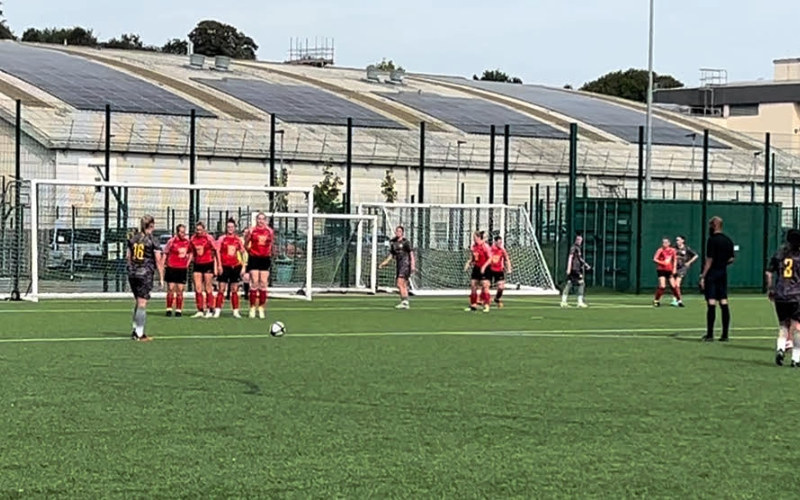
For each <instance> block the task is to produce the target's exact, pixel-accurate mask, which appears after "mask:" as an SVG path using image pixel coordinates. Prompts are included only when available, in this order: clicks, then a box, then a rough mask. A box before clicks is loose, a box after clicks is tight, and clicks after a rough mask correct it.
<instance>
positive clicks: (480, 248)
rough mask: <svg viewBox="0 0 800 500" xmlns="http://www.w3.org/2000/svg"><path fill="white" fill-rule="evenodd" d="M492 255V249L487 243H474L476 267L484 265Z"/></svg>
mask: <svg viewBox="0 0 800 500" xmlns="http://www.w3.org/2000/svg"><path fill="white" fill-rule="evenodd" d="M491 257H492V249H491V248H490V247H489V245H487V244H486V243H475V244H474V245H472V264H473V265H474V266H476V267H483V265H484V264H486V263H487V262H489V259H490V258H491Z"/></svg>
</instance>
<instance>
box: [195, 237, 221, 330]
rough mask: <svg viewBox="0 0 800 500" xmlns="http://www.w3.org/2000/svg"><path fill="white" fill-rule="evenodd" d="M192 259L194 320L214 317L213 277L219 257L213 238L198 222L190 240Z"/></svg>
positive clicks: (217, 270)
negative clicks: (195, 303)
mask: <svg viewBox="0 0 800 500" xmlns="http://www.w3.org/2000/svg"><path fill="white" fill-rule="evenodd" d="M191 243H192V253H193V259H194V270H193V272H192V278H193V279H194V297H195V300H196V301H197V313H196V314H195V315H194V317H195V318H202V317H206V318H211V317H213V316H214V312H213V311H212V309H213V308H214V275H215V274H217V273H218V272H219V256H218V255H217V246H216V242H215V241H214V238H213V237H212V236H211V235H210V234H208V232H207V231H206V225H205V224H203V223H202V222H198V223H197V224H196V225H195V231H194V234H193V235H192V238H191Z"/></svg>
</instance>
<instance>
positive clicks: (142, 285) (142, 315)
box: [129, 276, 153, 341]
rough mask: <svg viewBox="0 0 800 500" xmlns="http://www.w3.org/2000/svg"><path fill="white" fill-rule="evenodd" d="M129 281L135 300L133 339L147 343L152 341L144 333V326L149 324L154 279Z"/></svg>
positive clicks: (136, 278) (132, 278) (140, 278)
mask: <svg viewBox="0 0 800 500" xmlns="http://www.w3.org/2000/svg"><path fill="white" fill-rule="evenodd" d="M129 281H130V284H131V290H132V291H133V296H134V299H135V306H134V308H133V331H132V332H131V339H133V340H138V341H147V340H150V339H149V338H148V337H147V335H146V334H145V332H144V325H145V323H146V322H147V301H148V300H149V299H150V291H151V289H152V288H153V278H152V276H151V277H150V278H149V280H148V279H147V277H144V278H142V277H136V276H134V277H131V279H130V280H129Z"/></svg>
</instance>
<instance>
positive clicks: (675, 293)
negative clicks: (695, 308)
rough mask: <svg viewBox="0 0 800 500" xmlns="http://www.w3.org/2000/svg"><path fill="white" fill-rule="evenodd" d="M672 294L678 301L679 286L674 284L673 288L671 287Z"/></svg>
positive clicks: (679, 294) (679, 298) (679, 299)
mask: <svg viewBox="0 0 800 500" xmlns="http://www.w3.org/2000/svg"><path fill="white" fill-rule="evenodd" d="M672 295H673V296H674V297H675V300H677V301H678V302H680V301H681V289H680V287H677V286H676V287H675V288H673V289H672Z"/></svg>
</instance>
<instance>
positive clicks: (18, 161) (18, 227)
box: [11, 99, 38, 300]
mask: <svg viewBox="0 0 800 500" xmlns="http://www.w3.org/2000/svg"><path fill="white" fill-rule="evenodd" d="M14 118H15V119H14V143H15V147H14V181H15V185H14V236H15V238H16V244H15V245H14V283H13V285H14V286H13V289H12V292H11V299H12V300H20V291H19V278H20V273H22V262H21V258H22V230H23V228H22V226H23V223H24V219H23V215H22V192H21V190H22V101H21V100H20V99H17V115H16V116H15V117H14ZM37 236H38V235H36V234H31V238H36V237H37ZM34 258H38V257H34Z"/></svg>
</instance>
